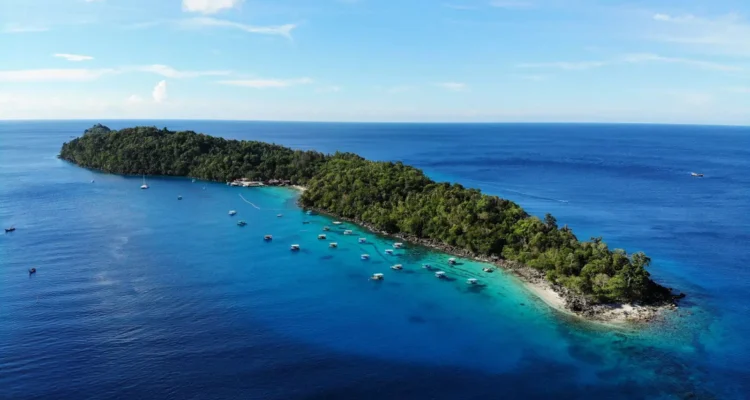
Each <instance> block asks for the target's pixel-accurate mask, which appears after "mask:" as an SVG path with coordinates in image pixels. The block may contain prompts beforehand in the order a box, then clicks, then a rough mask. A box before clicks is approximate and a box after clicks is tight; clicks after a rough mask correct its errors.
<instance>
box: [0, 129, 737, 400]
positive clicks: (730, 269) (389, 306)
mask: <svg viewBox="0 0 750 400" xmlns="http://www.w3.org/2000/svg"><path fill="white" fill-rule="evenodd" d="M132 124H133V123H131V122H125V121H121V122H113V123H111V124H110V125H111V126H112V127H120V126H127V125H132ZM89 125H91V123H90V122H66V123H53V122H44V123H39V122H22V123H0V185H2V186H1V187H2V191H1V192H0V221H1V222H2V223H3V224H5V225H9V224H15V225H16V227H17V228H18V230H17V231H16V232H15V233H13V234H8V235H5V236H3V237H0V321H2V324H0V371H2V373H0V398H51V397H57V398H133V397H141V398H155V397H159V398H164V397H172V398H278V399H290V398H388V397H391V398H392V397H397V398H398V397H400V398H404V397H408V398H487V397H488V396H489V397H492V398H495V397H502V398H571V399H580V398H636V399H637V398H643V399H646V398H648V399H652V398H653V399H681V398H721V399H742V398H746V397H745V396H746V393H748V392H749V391H748V379H747V378H748V376H749V371H748V365H749V363H748V360H749V359H750V356H749V353H748V344H747V340H746V337H747V336H746V335H747V334H748V333H749V332H748V323H749V322H748V319H747V318H746V316H747V315H748V314H747V312H748V309H747V304H748V303H747V300H748V298H747V296H748V292H747V288H748V271H747V269H746V267H745V265H746V264H745V260H747V254H746V253H744V252H743V251H742V250H743V249H744V247H743V246H744V244H745V243H747V242H746V241H743V240H744V239H743V238H746V235H747V228H748V217H747V215H746V214H744V211H746V210H748V207H747V206H748V203H747V197H746V196H745V195H746V194H747V188H748V185H747V183H748V182H747V181H745V180H743V179H747V178H746V177H743V176H741V174H738V173H737V172H738V171H742V170H744V169H747V166H748V164H747V162H748V161H747V160H749V159H750V156H749V157H747V158H745V156H747V155H748V154H746V153H747V151H748V150H747V149H749V148H750V143H749V142H748V137H747V136H746V134H747V132H744V131H743V132H737V131H736V130H733V129H731V128H715V129H716V130H713V131H708V132H704V131H701V130H698V131H695V130H691V129H692V128H690V127H670V129H673V130H675V131H667V132H662V131H660V130H663V129H666V128H665V127H652V128H651V130H650V131H648V130H647V131H644V132H642V131H641V129H646V128H643V127H638V126H636V127H619V128H617V129H620V130H614V131H613V130H612V129H614V128H611V127H609V126H593V127H591V126H584V127H576V126H570V125H559V126H555V127H556V129H555V130H554V131H546V130H545V129H549V127H548V126H534V125H531V126H520V127H519V126H513V125H499V126H483V125H478V126H476V125H468V126H463V125H456V126H448V127H446V126H432V125H427V126H419V125H405V126H404V125H351V124H341V125H324V124H309V125H308V124H272V123H244V124H243V123H219V122H214V123H207V122H203V123H201V122H185V121H170V122H159V123H158V125H159V126H161V125H168V126H169V127H170V128H175V129H177V128H192V129H195V130H199V131H204V132H207V133H211V134H219V135H224V136H228V137H244V138H257V139H259V140H272V141H276V142H279V143H282V144H287V145H290V146H293V147H297V148H318V149H320V150H323V151H332V150H334V149H341V150H348V151H356V152H358V153H360V154H363V155H365V156H367V157H370V158H375V159H389V157H390V159H401V160H404V161H405V162H408V163H413V164H416V165H419V166H422V167H424V168H426V170H427V171H428V172H429V173H430V174H431V175H432V176H434V177H437V178H441V179H446V180H455V181H459V182H462V183H465V184H466V185H472V186H473V185H476V186H481V187H482V188H483V189H484V190H486V191H488V192H492V193H497V194H500V195H503V196H505V197H508V198H511V199H513V200H515V201H518V202H519V203H520V204H522V205H523V206H524V207H526V208H528V209H529V210H530V211H532V212H535V213H541V212H545V211H551V212H553V213H554V214H555V215H556V216H557V217H558V220H560V222H562V223H569V224H570V225H571V226H572V227H573V228H574V230H575V231H576V232H577V233H578V234H579V236H582V237H585V236H584V234H599V233H601V234H603V235H605V239H607V240H608V242H610V243H612V244H613V245H617V246H627V248H629V249H630V248H634V249H644V250H646V251H647V252H648V253H649V254H650V255H651V256H652V257H653V258H654V260H655V262H654V266H653V267H652V269H651V270H652V272H653V274H654V275H655V277H656V278H657V279H658V280H660V281H661V282H666V283H667V284H669V285H670V286H675V287H679V288H680V289H683V290H685V291H686V292H688V294H689V297H688V299H687V301H686V302H685V304H684V307H682V308H681V310H680V311H679V312H678V313H675V314H673V315H672V317H671V318H670V321H668V322H667V323H664V324H659V325H655V326H651V327H649V328H646V329H640V330H633V329H624V330H613V329H610V328H604V327H600V326H596V325H592V324H588V323H583V322H581V321H579V320H576V319H574V318H570V317H567V316H565V315H560V314H559V313H557V312H555V311H553V310H551V309H550V308H549V307H547V306H546V305H545V304H544V303H542V302H541V301H540V300H538V299H536V298H535V297H533V296H532V295H530V294H529V293H527V292H526V291H525V289H523V287H522V286H521V285H519V284H518V283H517V282H515V281H514V278H512V277H510V276H507V275H505V274H504V273H502V272H497V273H494V274H491V275H487V274H484V273H482V272H481V267H482V264H479V263H475V262H472V261H468V260H461V262H460V265H457V266H456V267H450V266H448V265H447V264H446V260H447V258H448V256H447V255H444V254H440V253H436V252H433V251H428V250H426V249H422V248H418V247H411V246H407V248H406V249H404V250H398V251H396V255H394V256H387V255H385V254H384V250H385V249H386V248H390V247H391V244H392V240H390V239H388V238H383V237H379V236H377V235H372V234H369V233H366V232H364V231H362V230H361V229H359V228H358V227H356V226H352V225H348V224H345V225H344V226H342V227H340V228H333V230H332V231H331V232H327V234H328V238H327V240H325V241H320V240H318V239H317V235H318V234H319V233H321V228H322V226H324V225H328V226H331V227H333V225H332V224H331V222H332V221H331V220H330V219H329V218H327V217H324V216H317V215H316V216H307V215H305V213H304V212H303V211H302V210H300V209H299V208H297V207H296V203H295V199H296V196H297V195H298V193H297V192H295V191H293V190H290V189H283V188H264V189H241V188H231V187H228V186H226V185H223V184H216V183H207V182H195V183H192V182H191V181H190V180H189V179H177V178H150V179H149V183H150V185H151V188H150V189H149V190H147V191H142V190H139V189H138V186H140V177H120V176H114V175H106V174H99V173H96V172H92V171H87V170H84V169H80V168H77V167H74V166H71V165H69V164H66V163H64V162H61V161H59V160H57V159H56V158H55V155H56V153H57V151H58V149H59V145H60V144H61V142H63V141H65V140H68V138H69V136H70V135H77V134H78V133H79V132H80V131H81V130H82V129H84V128H85V127H87V126H89ZM446 129H447V131H446ZM706 129H708V128H706ZM561 131H563V132H567V134H565V135H561V136H558V135H560V132H561ZM604 133H607V135H609V136H607V137H605V138H604V139H602V136H601V135H603V134H604ZM597 135H598V136H597ZM659 135H661V136H662V138H661V139H659V140H656V139H654V137H655V136H659ZM670 135H673V136H670ZM674 135H678V136H679V135H682V136H681V137H682V140H681V141H680V142H679V143H682V144H678V145H674V143H678V142H675V141H672V142H670V141H669V140H668V139H669V138H670V137H672V138H673V137H674ZM696 135H697V136H696ZM701 135H703V136H701ZM705 135H709V136H710V137H712V138H713V139H712V140H711V141H710V142H709V143H708V144H705V143H707V141H701V140H696V139H695V138H696V137H697V138H698V139H700V138H702V137H704V136H705ZM623 136H626V137H628V140H624V139H622V137H623ZM451 138H454V139H451ZM592 138H597V140H593V139H592ZM459 139H460V140H459ZM451 140H453V144H452V145H451V143H450V141H451ZM655 140H656V141H655ZM459 142H460V143H459ZM466 143H480V144H481V145H479V144H477V145H475V146H474V145H467V144H466ZM686 143H687V144H686ZM691 143H692V144H691ZM701 143H704V144H701ZM744 144H748V145H749V146H747V147H744ZM467 146H468V147H467ZM472 146H474V147H472ZM618 146H619V147H618ZM623 146H625V147H623ZM660 146H661V147H660ZM472 148H473V150H472ZM613 148H614V149H619V150H616V151H615V150H613ZM664 148H670V149H671V151H670V152H665V151H663V150H664ZM456 149H463V150H462V152H463V153H466V154H472V156H471V157H467V158H466V159H462V160H454V159H453V158H451V157H448V156H447V155H449V154H455V153H456V151H457V150H456ZM506 152H508V153H506ZM618 152H621V153H622V154H620V155H618V154H619V153H618ZM691 152H692V154H691ZM598 160H601V161H598ZM696 160H698V161H696ZM688 161H689V162H690V163H700V164H701V165H702V166H703V172H706V174H707V179H705V180H704V181H700V182H698V181H695V180H690V179H687V180H686V181H685V180H684V179H683V177H682V176H681V174H683V175H684V171H682V169H685V168H689V167H688V166H685V165H681V163H688ZM688 172H689V170H688ZM92 179H94V180H95V183H90V181H91V180H92ZM717 181H719V182H718V183H717ZM686 182H687V183H686ZM686 185H692V187H688V186H686ZM695 185H703V186H702V187H700V188H698V187H696V186H695ZM605 189H606V190H605ZM240 194H241V195H242V196H243V197H244V198H245V199H247V200H248V201H250V202H252V203H253V204H255V205H257V206H258V207H260V209H256V208H254V207H253V206H251V205H250V204H247V203H246V202H245V201H243V199H242V198H240V196H239V195H240ZM177 195H182V196H183V200H181V201H178V200H177V198H176V197H177ZM675 198H678V199H680V201H679V202H677V201H675V200H674V199H675ZM686 203H687V204H686ZM693 207H695V208H693ZM230 209H235V210H237V211H238V215H237V216H235V217H230V216H228V215H227V212H228V211H229V210H230ZM696 210H698V211H696ZM279 213H282V214H283V217H281V218H278V217H277V216H276V215H277V214H279ZM239 219H243V220H245V221H247V222H248V225H247V226H245V227H242V228H241V227H238V226H236V224H235V223H236V221H237V220H239ZM304 221H308V222H309V223H307V224H305V223H303V222H304ZM343 229H353V230H354V232H355V234H354V235H351V236H347V235H343V234H342V231H343ZM265 234H272V235H273V236H274V239H273V241H271V242H265V241H263V235H265ZM743 235H745V236H743ZM358 237H367V239H368V244H366V245H360V244H358V243H357V238H358ZM331 241H336V242H338V244H339V248H336V249H331V248H329V247H328V243H329V242H331ZM292 243H298V244H300V245H301V248H302V250H301V251H300V252H296V253H295V252H291V251H289V245H290V244H292ZM696 243H702V245H701V246H696ZM365 252H366V253H369V254H370V255H371V259H370V260H369V261H362V260H360V257H359V256H360V254H361V253H365ZM396 263H400V264H403V265H404V270H403V271H392V270H390V268H389V267H390V265H392V264H396ZM423 263H430V264H432V265H434V266H437V267H440V268H441V269H443V270H444V271H446V272H447V273H448V274H449V277H450V278H451V279H450V280H445V281H440V280H437V279H436V278H435V277H434V276H433V273H432V272H428V271H425V270H423V269H422V268H421V264H423ZM30 266H36V267H37V268H38V273H37V274H36V275H35V276H31V277H30V276H28V274H27V273H26V270H27V269H28V268H29V267H30ZM375 272H382V273H384V274H385V275H386V278H385V280H384V281H383V282H372V281H369V280H368V277H369V276H370V275H371V274H372V273H375ZM469 277H477V278H479V279H480V280H481V282H482V283H483V284H484V286H482V287H481V288H478V289H472V288H470V287H468V285H466V283H465V279H467V278H469Z"/></svg>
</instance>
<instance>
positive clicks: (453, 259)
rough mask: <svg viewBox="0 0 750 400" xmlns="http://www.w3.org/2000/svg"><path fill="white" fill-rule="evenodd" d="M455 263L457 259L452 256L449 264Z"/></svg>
mask: <svg viewBox="0 0 750 400" xmlns="http://www.w3.org/2000/svg"><path fill="white" fill-rule="evenodd" d="M455 263H456V259H455V258H453V257H451V258H449V259H448V264H450V265H454V264H455Z"/></svg>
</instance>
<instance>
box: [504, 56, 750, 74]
mask: <svg viewBox="0 0 750 400" xmlns="http://www.w3.org/2000/svg"><path fill="white" fill-rule="evenodd" d="M641 63H668V64H682V65H686V66H690V67H694V68H699V69H705V70H714V71H723V72H741V71H744V70H745V69H744V68H743V67H740V66H736V65H731V64H721V63H716V62H712V61H703V60H694V59H690V58H680V57H665V56H660V55H658V54H652V53H638V54H626V55H623V56H620V57H617V58H614V59H612V60H607V61H577V62H568V61H554V62H543V63H525V64H518V65H517V66H516V67H518V68H546V69H562V70H568V71H584V70H589V69H594V68H600V67H604V66H610V65H618V64H641Z"/></svg>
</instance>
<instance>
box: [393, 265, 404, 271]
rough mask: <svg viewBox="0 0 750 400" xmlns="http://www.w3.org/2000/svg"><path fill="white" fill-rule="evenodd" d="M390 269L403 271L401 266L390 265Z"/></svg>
mask: <svg viewBox="0 0 750 400" xmlns="http://www.w3.org/2000/svg"><path fill="white" fill-rule="evenodd" d="M391 269H395V270H397V271H398V270H400V269H404V266H403V265H401V264H396V265H391Z"/></svg>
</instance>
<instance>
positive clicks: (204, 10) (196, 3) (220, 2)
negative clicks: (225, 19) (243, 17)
mask: <svg viewBox="0 0 750 400" xmlns="http://www.w3.org/2000/svg"><path fill="white" fill-rule="evenodd" d="M240 4H242V0H182V10H183V11H185V12H193V13H201V14H216V13H218V12H219V11H224V10H229V9H232V8H237V7H239V6H240Z"/></svg>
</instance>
